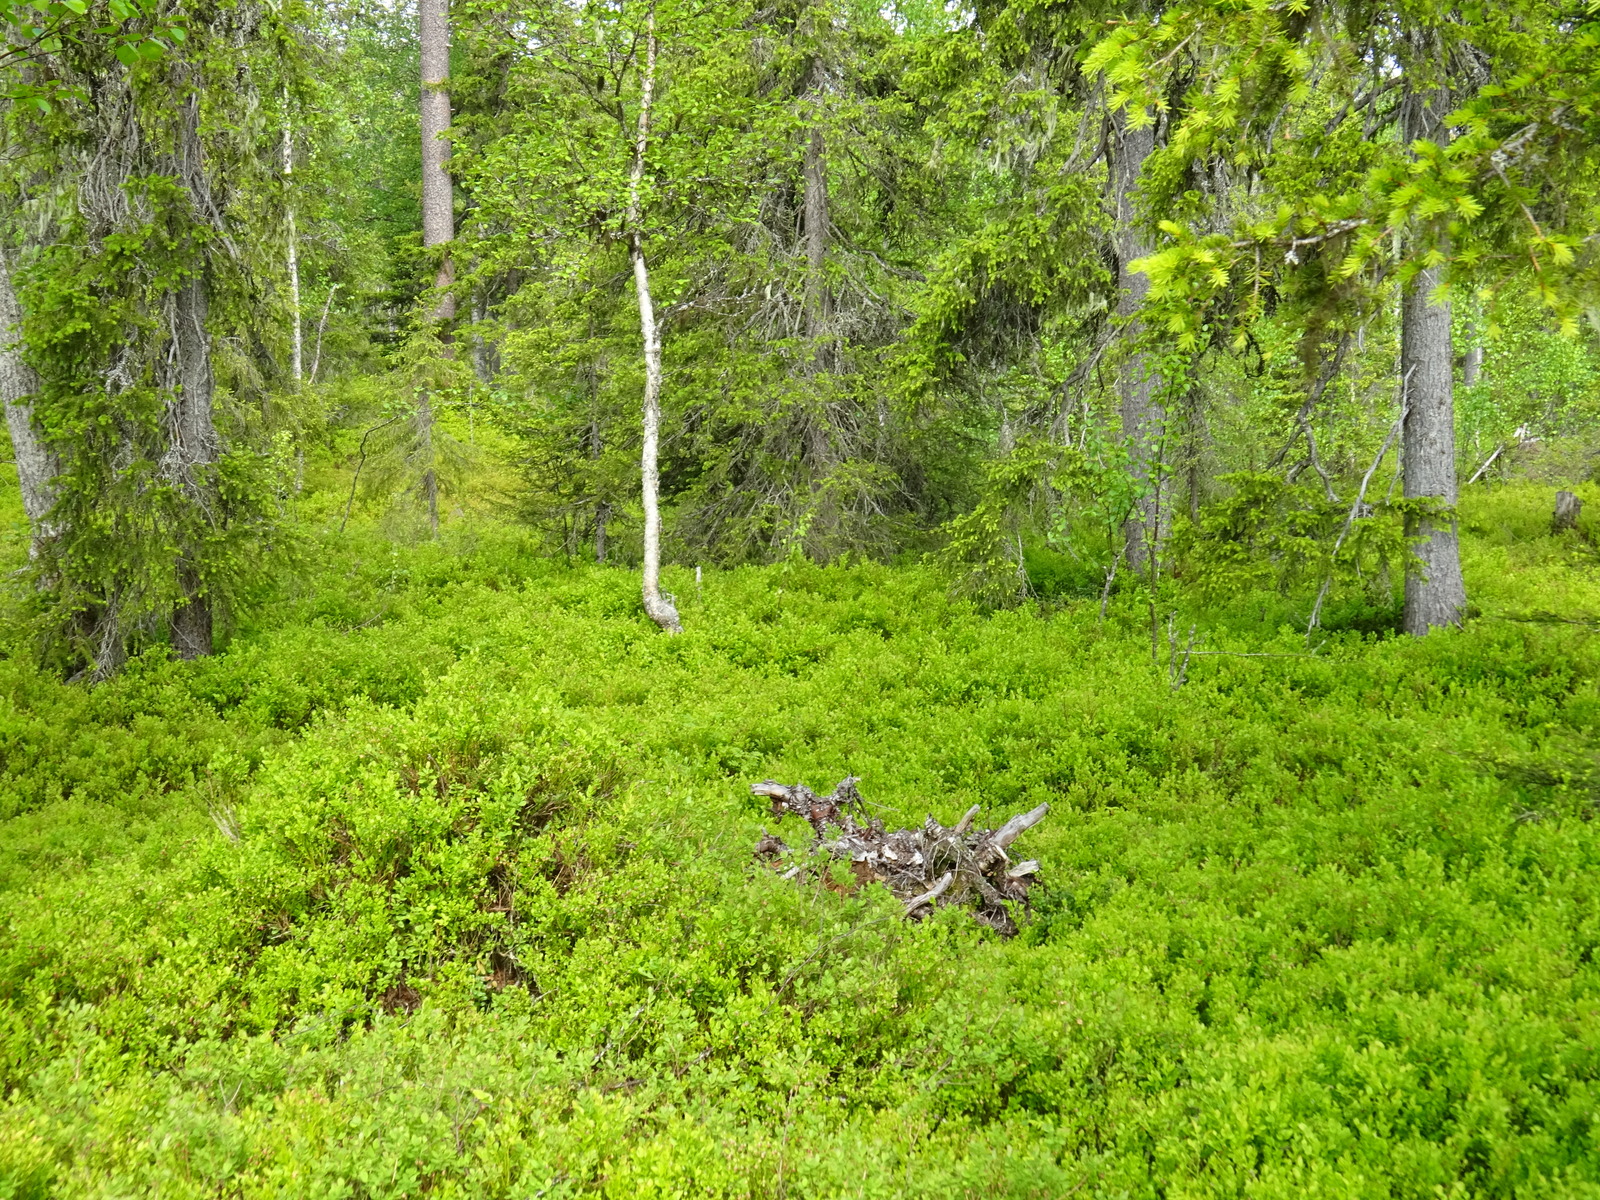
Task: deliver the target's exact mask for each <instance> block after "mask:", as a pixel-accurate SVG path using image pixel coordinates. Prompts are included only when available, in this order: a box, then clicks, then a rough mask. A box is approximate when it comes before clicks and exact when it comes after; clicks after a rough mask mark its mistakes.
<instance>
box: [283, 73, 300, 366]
mask: <svg viewBox="0 0 1600 1200" xmlns="http://www.w3.org/2000/svg"><path fill="white" fill-rule="evenodd" d="M285 101H286V103H287V97H286V98H285ZM293 177H294V133H293V131H292V130H291V129H290V127H289V119H288V117H287V116H285V117H284V121H283V183H284V190H285V191H288V190H289V185H290V183H291V182H292V180H293ZM284 220H285V224H286V225H287V227H288V228H287V231H286V232H287V234H288V239H289V256H288V257H289V263H288V266H289V316H290V319H291V320H292V321H293V322H294V325H293V327H292V328H291V329H290V334H289V373H290V375H291V376H292V377H293V379H294V386H295V390H297V391H298V390H299V388H300V384H301V382H302V380H303V379H304V377H305V371H304V364H305V339H304V334H303V332H302V330H301V322H300V235H299V232H298V231H297V230H296V229H295V221H294V202H293V201H292V200H291V201H290V202H289V203H288V204H287V205H286V206H285V209H284Z"/></svg>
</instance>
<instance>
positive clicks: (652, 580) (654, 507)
mask: <svg viewBox="0 0 1600 1200" xmlns="http://www.w3.org/2000/svg"><path fill="white" fill-rule="evenodd" d="M655 88H656V8H655V5H654V4H653V3H652V4H651V5H650V15H649V24H648V26H647V31H646V42H645V65H644V80H643V84H642V86H641V89H640V94H639V131H638V137H637V138H636V140H635V142H634V148H633V171H632V174H631V175H630V177H629V180H628V248H629V252H630V257H631V258H632V259H633V284H634V289H635V290H636V291H637V292H638V294H639V331H640V333H641V335H642V336H643V338H644V447H643V450H642V452H641V454H640V462H639V466H640V471H639V474H640V485H641V491H642V492H643V499H644V580H643V593H644V611H645V612H646V613H648V614H649V616H650V619H651V620H652V621H654V622H655V623H656V624H657V625H659V626H661V628H662V629H663V630H665V631H666V632H667V633H682V632H683V624H682V622H680V621H679V619H678V610H677V607H676V606H675V605H674V604H673V603H672V601H671V600H670V599H669V598H668V597H666V596H664V595H662V594H661V497H660V492H661V478H660V474H659V472H658V470H657V466H656V458H657V453H658V449H659V444H660V440H661V328H660V326H659V325H657V324H656V311H655V303H654V301H653V300H652V299H651V296H650V268H649V265H648V264H647V263H646V262H645V257H644V231H643V216H644V211H643V202H642V200H641V196H640V193H641V192H642V190H643V186H644V156H645V151H646V150H647V149H648V148H649V145H650V106H651V102H652V101H653V100H654V98H655Z"/></svg>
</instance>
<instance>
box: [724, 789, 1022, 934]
mask: <svg viewBox="0 0 1600 1200" xmlns="http://www.w3.org/2000/svg"><path fill="white" fill-rule="evenodd" d="M859 782H860V781H859V780H858V779H856V778H855V776H853V775H852V776H849V777H848V778H846V779H844V780H842V781H841V782H840V784H839V786H838V787H836V788H834V789H833V791H832V792H831V793H830V794H829V795H826V796H819V795H817V794H816V793H815V792H813V791H812V790H811V789H810V788H808V787H806V786H805V785H804V784H802V783H795V784H783V783H777V782H775V781H773V780H771V779H768V780H765V781H763V782H761V783H758V784H754V785H753V786H752V787H751V788H750V791H751V794H752V795H756V796H763V797H766V798H767V799H768V800H771V801H772V815H773V816H774V817H782V816H785V815H793V816H797V817H800V818H801V819H803V820H804V821H806V822H807V823H808V824H809V825H810V826H811V832H812V835H813V837H812V842H811V845H809V846H807V847H804V848H803V849H800V850H792V849H791V848H790V847H789V846H787V845H786V844H785V843H784V842H783V841H782V840H781V839H779V838H777V837H775V836H774V835H772V834H770V833H767V832H766V831H765V830H763V831H762V836H761V840H760V841H759V842H757V843H756V847H755V853H756V857H757V858H758V859H760V860H761V861H763V862H765V863H767V864H769V865H771V866H772V867H774V868H776V869H779V870H782V871H783V875H784V878H785V879H793V878H795V877H796V876H798V875H800V874H801V873H802V872H803V871H805V869H806V867H807V866H808V865H809V864H811V863H813V862H815V861H817V860H819V859H820V860H822V861H824V862H826V861H830V860H831V861H841V862H848V863H849V864H850V870H851V873H852V874H853V875H854V876H855V877H856V880H857V885H858V886H864V885H866V884H869V883H882V884H883V885H884V886H885V887H887V888H888V889H889V890H890V891H891V892H893V893H894V895H895V896H897V897H898V898H899V899H900V901H901V902H902V903H903V904H904V905H905V910H906V916H908V917H910V918H911V919H912V920H921V919H922V918H923V917H925V916H927V915H928V914H929V913H931V912H932V911H933V909H934V908H935V907H936V906H940V905H945V904H965V905H970V906H971V907H972V908H973V915H974V916H976V917H977V919H978V920H979V921H982V922H983V923H984V924H985V925H988V926H990V927H991V928H993V929H996V930H998V931H999V932H1000V933H1001V934H1003V935H1005V936H1007V937H1010V936H1011V935H1012V934H1014V933H1016V931H1017V925H1016V921H1015V920H1014V919H1013V917H1012V915H1011V911H1010V908H1009V905H1010V904H1011V903H1013V902H1016V903H1020V904H1022V905H1023V907H1024V909H1026V907H1027V904H1028V888H1029V886H1030V885H1031V884H1032V882H1033V879H1034V876H1035V875H1036V874H1037V873H1038V870H1039V864H1038V863H1037V862H1035V861H1033V860H1032V859H1029V860H1027V861H1026V862H1020V863H1013V862H1012V861H1011V856H1010V855H1009V854H1008V853H1007V851H1009V849H1010V848H1011V844H1012V843H1013V842H1015V841H1016V840H1017V838H1019V837H1021V836H1022V834H1024V833H1026V832H1027V831H1028V830H1029V829H1032V828H1033V827H1034V826H1035V825H1037V824H1038V823H1039V822H1040V821H1042V820H1044V818H1045V815H1046V814H1047V813H1048V812H1049V811H1050V806H1049V805H1048V804H1041V805H1039V807H1038V808H1035V809H1033V810H1032V811H1031V812H1025V813H1019V814H1017V815H1016V816H1014V817H1012V818H1011V819H1010V820H1009V821H1007V822H1006V823H1005V824H1004V825H1002V826H1000V828H998V829H977V830H975V829H973V828H972V825H973V822H974V820H976V818H977V816H978V806H977V805H976V804H974V805H973V806H972V807H971V808H969V809H968V810H967V812H966V815H964V816H963V817H962V818H961V820H959V821H957V822H956V823H955V824H954V825H953V826H950V827H948V828H946V827H945V826H943V825H941V824H939V822H938V821H936V820H934V819H933V818H932V817H931V816H930V817H929V818H928V819H927V820H926V821H925V822H924V823H923V825H922V827H921V828H920V829H897V830H894V831H890V830H887V829H885V828H884V825H883V822H882V821H880V820H878V819H877V818H876V817H871V816H869V815H868V814H867V810H866V805H865V804H863V803H862V800H861V793H860V792H859V791H857V790H856V784H857V783H859Z"/></svg>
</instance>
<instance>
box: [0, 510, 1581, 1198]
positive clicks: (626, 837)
mask: <svg viewBox="0 0 1600 1200" xmlns="http://www.w3.org/2000/svg"><path fill="white" fill-rule="evenodd" d="M1593 491H1594V490H1593V489H1587V490H1586V491H1585V492H1584V494H1585V495H1586V497H1587V498H1588V499H1590V500H1591V501H1592V502H1596V501H1600V496H1596V495H1595V494H1593ZM1551 499H1552V494H1551V491H1550V490H1549V489H1534V488H1518V487H1511V488H1505V489H1502V490H1499V491H1496V492H1494V493H1490V494H1482V495H1477V496H1474V497H1473V498H1471V499H1469V500H1468V501H1467V502H1466V503H1465V504H1464V505H1463V515H1464V521H1463V524H1464V535H1465V555H1466V567H1467V578H1468V586H1469V591H1470V594H1471V596H1472V598H1473V601H1474V603H1475V605H1476V606H1477V607H1478V609H1479V610H1480V613H1479V615H1478V616H1477V617H1476V618H1475V619H1474V620H1473V621H1472V622H1471V623H1470V624H1469V626H1468V628H1466V629H1465V630H1463V631H1460V632H1447V633H1440V634H1435V635H1433V636H1430V637H1428V638H1426V639H1421V640H1408V639H1404V638H1401V637H1397V636H1393V635H1390V634H1385V633H1384V632H1382V631H1381V630H1379V631H1377V632H1366V633H1362V632H1358V631H1356V630H1355V629H1353V628H1346V629H1345V630H1343V631H1341V630H1339V629H1337V628H1335V629H1333V630H1331V631H1329V632H1328V633H1327V634H1326V635H1325V637H1322V638H1321V639H1319V640H1318V641H1316V642H1315V643H1314V648H1315V653H1314V654H1311V653H1308V651H1307V643H1306V639H1305V637H1304V633H1303V613H1304V609H1305V607H1306V605H1305V604H1304V603H1301V604H1300V605H1299V607H1298V609H1297V608H1296V607H1295V605H1293V604H1290V603H1289V602H1287V601H1276V600H1261V601H1260V602H1254V601H1251V602H1245V601H1241V602H1240V604H1239V605H1238V606H1237V607H1236V608H1235V609H1234V610H1231V611H1230V612H1228V613H1224V614H1212V615H1211V616H1210V617H1208V618H1207V620H1206V623H1205V624H1204V625H1203V633H1204V635H1205V641H1204V642H1203V644H1202V648H1203V649H1206V650H1210V651H1230V652H1233V653H1229V654H1221V653H1212V654H1208V655H1204V656H1196V657H1193V658H1192V659H1191V661H1190V663H1189V666H1188V671H1187V679H1186V681H1185V682H1184V683H1183V684H1182V686H1181V687H1177V688H1174V686H1173V677H1172V672H1171V671H1170V670H1169V664H1168V662H1167V661H1166V655H1167V654H1168V643H1167V641H1166V638H1165V634H1164V633H1163V635H1162V638H1161V639H1160V645H1159V647H1158V651H1157V654H1156V655H1155V657H1156V658H1157V659H1158V661H1155V662H1152V657H1153V656H1152V642H1151V636H1150V623H1149V617H1150V614H1149V611H1148V609H1147V608H1146V607H1145V606H1144V605H1143V603H1142V602H1141V601H1140V600H1139V599H1138V597H1137V596H1136V595H1134V594H1131V593H1130V594H1128V595H1124V596H1117V597H1113V600H1112V603H1111V605H1110V608H1109V611H1108V613H1107V615H1106V617H1105V619H1104V620H1103V621H1102V620H1101V619H1100V616H1099V599H1098V597H1097V596H1087V597H1079V598H1072V597H1063V598H1061V599H1060V600H1059V601H1058V602H1057V603H1054V604H1051V605H1049V606H1043V607H1040V608H1037V609H1034V610H1030V611H1016V612H1001V613H997V614H994V615H983V614H980V613H977V612H975V611H973V610H972V609H971V608H970V606H968V605H966V604H964V603H962V602H959V601H955V600H951V599H947V598H946V592H945V588H944V586H943V584H942V583H941V582H940V581H939V579H938V578H937V577H935V576H934V575H933V574H932V573H931V572H929V571H927V570H925V569H922V568H918V567H897V568H890V567H879V566H854V567H848V568H828V569H821V568H817V567H812V566H807V565H804V564H788V565H783V566H776V567H769V568H761V569H746V570H738V571H730V572H707V573H706V575H705V578H704V582H703V585H700V586H697V585H696V583H695V580H694V576H693V574H692V572H690V571H687V570H684V569H682V568H676V569H669V570H668V574H667V581H666V583H667V587H668V589H669V590H672V591H675V592H676V594H677V597H678V603H679V607H680V609H681V610H682V611H683V615H684V623H685V626H686V629H687V632H686V633H685V634H684V635H683V636H682V637H679V638H666V637H663V636H661V635H660V634H658V633H656V632H655V631H654V629H653V627H652V626H651V625H650V624H649V622H648V621H647V619H646V618H645V617H644V616H643V614H642V612H641V611H640V608H639V603H638V590H637V580H636V577H635V575H634V574H633V573H631V572H628V571H624V570H619V569H596V568H589V567H574V566H568V565H566V564H563V563H560V562H552V561H550V560H547V559H542V558H540V557H539V556H538V555H536V554H535V553H534V552H533V549H532V544H531V543H529V542H526V541H524V540H523V539H522V538H521V537H520V535H518V534H517V533H515V532H514V531H510V530H506V529H503V528H496V527H493V526H489V525H477V524H474V525H468V526H464V527H462V528H458V529H456V530H454V531H452V532H451V533H450V534H449V536H448V537H447V538H446V539H445V540H444V541H443V542H442V543H439V544H426V543H425V544H421V545H415V546H409V547H408V546H400V545H391V544H388V543H384V542H381V541H379V540H377V539H376V538H374V537H371V536H368V535H351V536H349V537H335V536H333V535H328V536H326V537H323V538H320V539H319V540H318V541H317V542H316V543H315V552H314V553H310V554H308V555H307V556H306V561H307V562H308V563H310V564H312V565H311V566H308V567H307V568H306V569H305V570H304V571H303V572H302V573H301V575H300V576H299V578H298V580H297V582H296V583H295V584H294V585H293V586H292V587H286V588H285V589H284V591H283V592H282V594H280V595H279V596H277V597H276V598H274V599H272V600H271V601H270V603H268V604H266V605H265V607H264V608H262V609H261V610H260V611H259V613H258V614H257V615H256V616H255V617H253V618H252V621H253V624H251V625H250V626H249V627H246V628H243V629H241V630H239V631H238V632H237V634H236V636H235V637H234V639H233V641H232V642H231V644H230V645H229V646H228V648H227V649H226V651H225V652H224V653H222V654H220V655H218V656H217V657H216V658H215V659H213V660H210V661H206V662H202V663H198V664H193V665H184V664H176V663H171V662H168V661H165V660H162V659H159V658H157V657H155V656H149V657H147V658H145V659H143V660H140V661H138V662H136V663H135V664H134V666H133V667H132V668H131V669H130V670H129V671H128V672H127V673H126V674H125V675H124V676H122V677H120V678H118V679H116V680H114V681H112V682H110V683H108V684H105V685H102V686H100V687H98V688H96V689H93V690H85V689H82V688H78V687H70V686H66V685H63V684H61V683H59V682H56V681H54V680H53V679H50V678H47V677H45V676H43V675H41V674H40V673H38V672H37V671H36V670H34V669H33V668H31V667H29V666H28V665H27V664H26V662H25V661H23V660H22V659H21V658H19V657H11V658H7V659H3V660H0V1089H3V1095H4V1097H5V1099H4V1101H3V1104H0V1197H7V1198H9V1197H31V1196H40V1197H43V1196H47V1195H49V1196H131V1195H159V1196H162V1197H186V1196H195V1197H199V1196H245V1197H258V1196H260V1197H265V1196H327V1197H400V1196H417V1195H421V1194H423V1193H428V1194H430V1195H435V1196H462V1197H518V1198H524V1197H526V1198H532V1197H535V1196H540V1197H557V1196H565V1195H576V1194H604V1195H608V1196H615V1197H642V1196H701V1195H715V1196H724V1195H725V1196H774V1197H792V1198H795V1200H799V1198H801V1197H823V1196H872V1197H878V1196H884V1197H887V1196H908V1197H909V1196H919V1197H921V1196H944V1195H949V1196H1037V1197H1059V1196H1067V1195H1073V1196H1082V1197H1085V1198H1088V1197H1099V1196H1106V1197H1110V1196H1138V1197H1146V1196H1148V1197H1155V1196H1165V1197H1179V1196H1182V1197H1213V1196H1214V1197H1224V1196H1228V1197H1234V1196H1249V1197H1255V1198H1269V1197H1295V1198H1296V1200H1300V1198H1303V1197H1308V1196H1316V1197H1321V1196H1340V1197H1345V1196H1349V1197H1365V1196H1374V1197H1377V1196H1383V1197H1413V1196H1414V1197H1424V1196H1426V1197H1435V1196H1441V1195H1445V1196H1448V1195H1475V1196H1506V1197H1510V1196H1526V1197H1558V1196H1571V1197H1591V1198H1593V1197H1600V1119H1597V1116H1596V1114H1597V1113H1600V963H1597V962H1596V953H1595V952H1596V947H1597V945H1600V819H1596V818H1597V817H1600V810H1597V797H1600V758H1597V748H1600V641H1597V638H1596V630H1597V627H1600V626H1597V622H1600V555H1597V552H1596V551H1595V549H1594V548H1593V545H1592V544H1591V542H1590V541H1589V540H1588V535H1587V534H1582V533H1580V534H1572V535H1567V536H1566V537H1564V538H1557V537H1554V536H1551V535H1550V533H1549V529H1548V525H1549V511H1550V503H1551ZM1591 509H1592V510H1600V502H1597V503H1592V504H1591ZM1585 528H1588V525H1587V522H1586V525H1585ZM1297 612H1298V613H1299V614H1300V615H1299V617H1298V618H1297V617H1296V613H1297ZM1334 615H1336V614H1334ZM1159 616H1160V614H1158V618H1159ZM1558 618H1559V619H1558ZM1297 619H1298V620H1299V621H1300V622H1301V624H1298V625H1297V624H1296V623H1295V622H1296V620H1297ZM1186 620H1187V618H1185V621H1186ZM1331 623H1332V624H1335V625H1337V624H1338V622H1337V620H1334V621H1331ZM1182 624H1183V622H1180V626H1181V625H1182ZM1163 629H1164V626H1163ZM1243 655H1250V656H1248V657H1246V656H1243ZM846 774H852V775H856V776H858V777H860V780H861V784H860V788H861V792H862V794H863V796H864V797H865V799H866V802H867V804H868V805H869V807H870V808H871V810H872V811H873V812H874V813H875V814H876V815H879V816H881V817H882V818H883V819H885V820H886V821H887V822H889V823H890V824H891V826H893V825H899V824H920V823H921V822H922V821H923V819H924V817H926V816H927V815H929V814H932V815H934V816H936V817H937V818H938V819H939V820H940V821H942V822H944V823H946V824H951V823H954V822H955V820H956V819H957V817H959V816H960V815H961V813H962V812H963V811H964V810H965V809H966V808H967V807H968V806H969V805H971V804H978V805H981V806H982V809H981V813H982V815H981V817H980V818H979V819H980V822H981V823H983V824H985V825H988V826H993V825H998V824H999V823H1000V822H1001V821H1003V820H1004V819H1005V818H1006V817H1008V816H1010V815H1011V814H1013V813H1015V812H1020V811H1022V810H1023V809H1026V808H1030V807H1032V806H1034V805H1035V804H1037V803H1039V802H1041V801H1048V802H1049V803H1050V805H1051V806H1052V811H1051V814H1050V816H1049V818H1048V819H1047V820H1045V821H1044V822H1043V823H1042V824H1041V825H1039V826H1038V827H1037V828H1035V829H1033V830H1031V831H1029V832H1028V833H1027V834H1026V835H1024V837H1023V839H1022V840H1021V841H1020V842H1019V843H1018V846H1017V849H1018V851H1020V852H1021V853H1020V855H1019V856H1021V857H1030V858H1037V859H1039V860H1040V862H1041V864H1042V869H1041V884H1040V886H1039V888H1038V889H1036V890H1035V892H1034V894H1033V900H1034V903H1033V909H1032V912H1031V914H1020V913H1019V916H1020V917H1021V918H1022V919H1021V921H1020V924H1021V926H1022V929H1021V932H1020V934H1019V935H1018V936H1017V937H1015V938H1013V939H1010V940H1004V939H1001V938H999V937H998V936H996V935H995V934H994V933H993V932H991V931H989V930H986V929H984V928H981V927H980V926H979V925H978V924H977V923H976V922H974V921H973V920H972V918H971V917H970V915H969V914H968V913H967V912H965V911H963V910H961V909H959V908H956V907H951V908H947V909H942V910H940V912H939V913H938V914H937V915H936V916H935V917H934V918H932V919H930V920H927V921H924V922H922V923H920V924H910V923H907V922H906V921H904V920H903V919H902V917H901V915H900V913H901V908H900V904H899V902H898V901H896V900H894V899H893V897H891V896H889V895H888V894H887V893H886V892H884V891H883V890H882V889H881V888H876V887H868V888H866V889H863V890H859V891H854V892H852V889H851V888H849V887H848V886H844V885H840V884H839V883H838V882H837V881H834V880H828V879H823V880H812V881H811V882H809V883H805V884H796V883H795V882H791V881H786V880H784V879H781V878H779V877H778V874H777V873H776V872H774V871H772V870H770V869H769V868H767V867H766V866H764V865H762V864H761V863H759V862H757V860H756V859H755V858H754V857H753V856H752V847H753V846H754V844H755V843H756V841H757V840H758V839H759V838H760V836H761V834H762V831H763V829H768V830H771V831H773V832H777V833H779V834H780V835H782V836H784V837H786V838H788V839H789V840H790V841H791V844H793V843H794V842H796V841H799V840H802V838H801V837H800V834H801V833H803V827H802V826H801V823H800V821H799V820H798V818H795V817H785V818H784V819H783V821H782V822H781V823H780V822H775V821H774V820H773V819H772V818H771V817H770V816H769V815H768V813H767V810H766V804H765V802H763V801H759V800H756V799H755V798H753V797H751V795H750V793H749V787H750V784H751V783H753V782H756V781H759V780H762V779H766V778H774V779H778V780H781V781H783V782H786V783H793V782H804V783H806V784H808V785H810V786H811V787H813V788H815V789H817V790H818V791H826V790H828V789H830V788H832V786H833V785H834V784H835V783H836V782H837V781H838V780H839V779H840V778H841V777H843V776H845V775H846ZM829 883H833V884H834V885H835V886H828V884H829Z"/></svg>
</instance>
